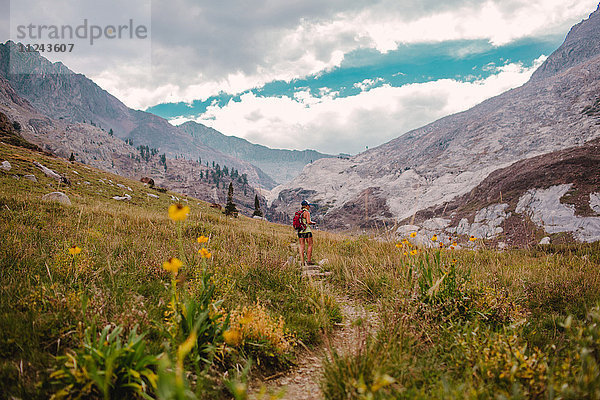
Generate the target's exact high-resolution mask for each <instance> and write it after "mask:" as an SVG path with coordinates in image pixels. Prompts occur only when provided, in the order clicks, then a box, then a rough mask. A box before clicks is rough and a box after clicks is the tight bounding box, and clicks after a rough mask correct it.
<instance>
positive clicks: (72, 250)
mask: <svg viewBox="0 0 600 400" xmlns="http://www.w3.org/2000/svg"><path fill="white" fill-rule="evenodd" d="M79 253H81V249H80V248H79V247H77V246H71V247H69V254H70V255H72V256H75V255H77V254H79Z"/></svg>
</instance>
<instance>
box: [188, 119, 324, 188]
mask: <svg viewBox="0 0 600 400" xmlns="http://www.w3.org/2000/svg"><path fill="white" fill-rule="evenodd" d="M179 128H180V129H182V130H183V131H184V132H187V133H188V134H190V135H191V136H192V137H194V138H196V139H198V140H200V141H201V142H202V143H205V144H206V145H208V146H210V147H212V148H214V149H216V150H219V151H220V152H222V153H225V154H229V155H230V156H233V157H236V158H239V159H240V160H245V161H248V162H249V163H251V164H253V165H256V166H257V167H259V168H260V169H261V170H263V171H264V172H265V173H267V174H268V175H269V176H270V177H272V178H273V179H274V180H275V182H277V183H278V184H280V183H286V182H289V181H291V180H292V179H294V178H295V177H296V176H298V174H299V173H300V172H301V171H302V169H303V168H304V166H305V165H307V164H309V163H311V162H313V161H317V160H319V159H321V158H329V157H333V156H331V155H328V154H323V153H319V152H318V151H315V150H303V151H298V150H280V149H270V148H268V147H266V146H262V145H258V144H253V143H250V142H248V141H247V140H245V139H240V138H237V137H234V136H226V135H223V134H222V133H221V132H218V131H216V130H214V129H212V128H209V127H207V126H204V125H202V124H199V123H196V122H191V121H190V122H186V123H184V124H182V125H180V126H179Z"/></svg>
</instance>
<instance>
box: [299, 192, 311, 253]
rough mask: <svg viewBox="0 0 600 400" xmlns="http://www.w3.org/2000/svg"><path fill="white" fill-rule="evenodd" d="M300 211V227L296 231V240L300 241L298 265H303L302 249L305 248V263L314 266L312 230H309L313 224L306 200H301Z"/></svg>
mask: <svg viewBox="0 0 600 400" xmlns="http://www.w3.org/2000/svg"><path fill="white" fill-rule="evenodd" d="M301 205H302V209H301V210H300V211H299V213H300V226H301V228H300V229H298V240H299V241H300V263H301V264H304V248H305V247H306V263H307V264H308V265H314V263H313V262H312V248H313V237H312V230H311V229H310V226H311V225H314V224H315V222H313V221H311V220H310V206H311V205H312V204H310V203H309V202H308V201H306V200H302V203H301Z"/></svg>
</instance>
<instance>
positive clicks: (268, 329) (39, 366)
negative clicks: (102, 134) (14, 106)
mask: <svg viewBox="0 0 600 400" xmlns="http://www.w3.org/2000/svg"><path fill="white" fill-rule="evenodd" d="M4 160H8V161H9V162H10V163H11V165H12V169H11V170H10V171H8V172H6V171H0V187H1V188H2V191H1V192H0V219H1V224H0V229H1V237H2V246H0V327H2V328H1V329H0V387H2V390H1V393H0V398H23V399H36V398H40V399H46V398H50V397H52V398H55V399H62V398H66V399H70V398H104V399H108V398H112V399H120V398H158V399H184V398H185V399H190V398H198V399H204V398H215V399H229V398H235V399H245V398H246V397H247V395H248V393H247V382H248V380H249V379H254V380H257V381H260V380H261V379H263V378H266V377H269V376H271V375H273V374H275V373H277V372H281V371H285V370H288V369H291V368H293V365H294V363H295V360H296V358H297V357H299V356H301V349H303V348H306V347H307V348H316V347H319V346H323V343H324V342H326V341H324V338H325V337H326V336H328V335H332V334H334V333H335V329H336V323H339V322H340V321H341V320H342V318H343V315H342V311H341V308H340V305H339V304H338V301H337V300H336V299H338V298H339V297H340V296H341V295H343V296H348V297H350V298H352V299H353V300H354V301H356V302H359V303H361V304H364V305H366V306H367V307H370V308H371V309H373V310H377V315H378V319H379V321H378V324H377V330H376V331H375V332H370V333H366V332H365V340H364V341H361V342H360V343H359V344H357V348H356V349H351V350H352V351H348V352H342V351H334V350H332V351H331V352H329V355H328V356H327V359H326V360H325V362H324V370H323V374H322V376H321V377H320V378H319V379H320V382H321V388H322V392H323V395H324V397H325V398H328V399H388V398H406V399H412V398H439V399H447V398H461V399H462V398H468V399H471V398H473V399H476V398H477V399H479V398H481V399H487V398H515V399H516V398H552V399H558V398H562V399H568V398H572V399H580V398H590V399H594V398H600V370H599V365H600V327H598V323H600V310H599V309H598V307H597V306H598V302H599V300H600V268H599V267H600V245H599V244H598V243H595V244H591V245H570V246H566V245H565V246H561V247H552V246H545V247H539V248H532V249H524V250H511V251H505V252H498V251H493V250H488V249H485V244H484V243H483V242H481V241H475V242H469V239H468V238H462V239H461V240H462V244H463V245H464V247H471V248H470V249H463V250H457V249H454V250H451V249H450V246H451V243H447V244H445V246H444V248H440V247H439V245H438V243H437V242H433V241H432V246H431V247H428V248H418V247H417V246H415V245H413V243H412V241H411V239H412V238H410V237H407V238H405V239H404V240H401V241H395V240H382V239H381V237H378V236H375V235H372V236H368V235H337V234H332V233H326V232H317V233H316V235H315V236H316V237H315V255H314V258H315V259H317V260H320V259H327V261H328V262H327V263H326V264H325V269H326V270H328V271H331V272H333V274H332V275H331V276H330V277H329V278H327V279H326V280H325V281H324V282H322V283H321V284H318V283H315V282H313V281H312V280H310V279H306V278H303V277H302V273H301V269H300V266H299V265H298V264H297V263H296V262H291V263H290V262H288V261H289V259H290V257H293V256H295V255H296V250H295V248H294V247H293V246H291V244H292V243H295V241H296V240H297V239H296V238H295V235H294V232H293V230H292V228H291V226H282V225H278V224H271V223H268V222H265V221H260V220H255V219H250V218H246V217H243V216H240V217H239V218H229V217H225V216H224V215H223V214H222V213H221V212H220V211H218V210H215V209H212V208H210V207H208V204H206V203H204V202H200V201H198V200H196V199H193V198H187V197H185V196H181V195H178V194H174V193H160V192H157V191H154V190H152V189H150V188H148V187H146V186H144V185H143V184H141V183H139V182H134V181H131V180H128V179H125V178H121V177H118V176H115V175H110V174H107V173H104V172H100V171H98V170H95V169H93V168H89V167H87V166H85V165H81V164H77V163H75V164H71V163H68V162H66V161H64V160H61V159H57V158H52V157H47V156H44V155H41V154H39V153H35V152H31V151H29V150H25V149H21V148H17V147H13V146H10V145H5V144H0V161H4ZM33 161H38V162H40V163H41V164H43V165H45V166H46V167H48V168H51V169H53V170H54V171H56V172H58V173H60V174H63V175H65V176H67V177H68V178H69V180H70V181H71V184H70V185H69V186H66V185H65V184H62V183H58V182H56V181H55V180H53V179H51V178H48V177H46V176H44V175H43V174H42V173H41V172H40V170H39V169H37V168H36V167H35V166H34V165H33V163H32V162H33ZM26 174H35V175H36V178H37V182H32V181H31V180H28V179H25V178H24V177H23V176H24V175H26ZM15 176H16V177H15ZM117 184H121V185H122V186H121V187H119V186H117ZM126 187H129V188H131V191H129V190H128V189H127V188H126ZM55 190H60V191H62V192H64V193H66V194H67V195H68V196H69V197H70V199H71V202H72V205H71V206H64V205H60V204H58V203H55V202H45V201H41V197H42V195H44V194H46V193H49V192H52V191H55ZM124 193H127V194H129V195H130V196H131V200H129V201H117V200H113V199H111V197H113V196H122V195H123V194H124ZM148 193H150V194H152V195H157V196H159V198H155V197H151V196H148ZM171 196H177V197H178V199H175V200H174V199H173V198H172V197H171ZM177 203H178V204H180V206H179V207H175V206H173V205H174V204H177ZM461 240H459V244H461ZM265 398H267V397H265Z"/></svg>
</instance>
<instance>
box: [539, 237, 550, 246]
mask: <svg viewBox="0 0 600 400" xmlns="http://www.w3.org/2000/svg"><path fill="white" fill-rule="evenodd" d="M540 244H550V237H548V236H546V237H545V238H543V239H542V240H540Z"/></svg>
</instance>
